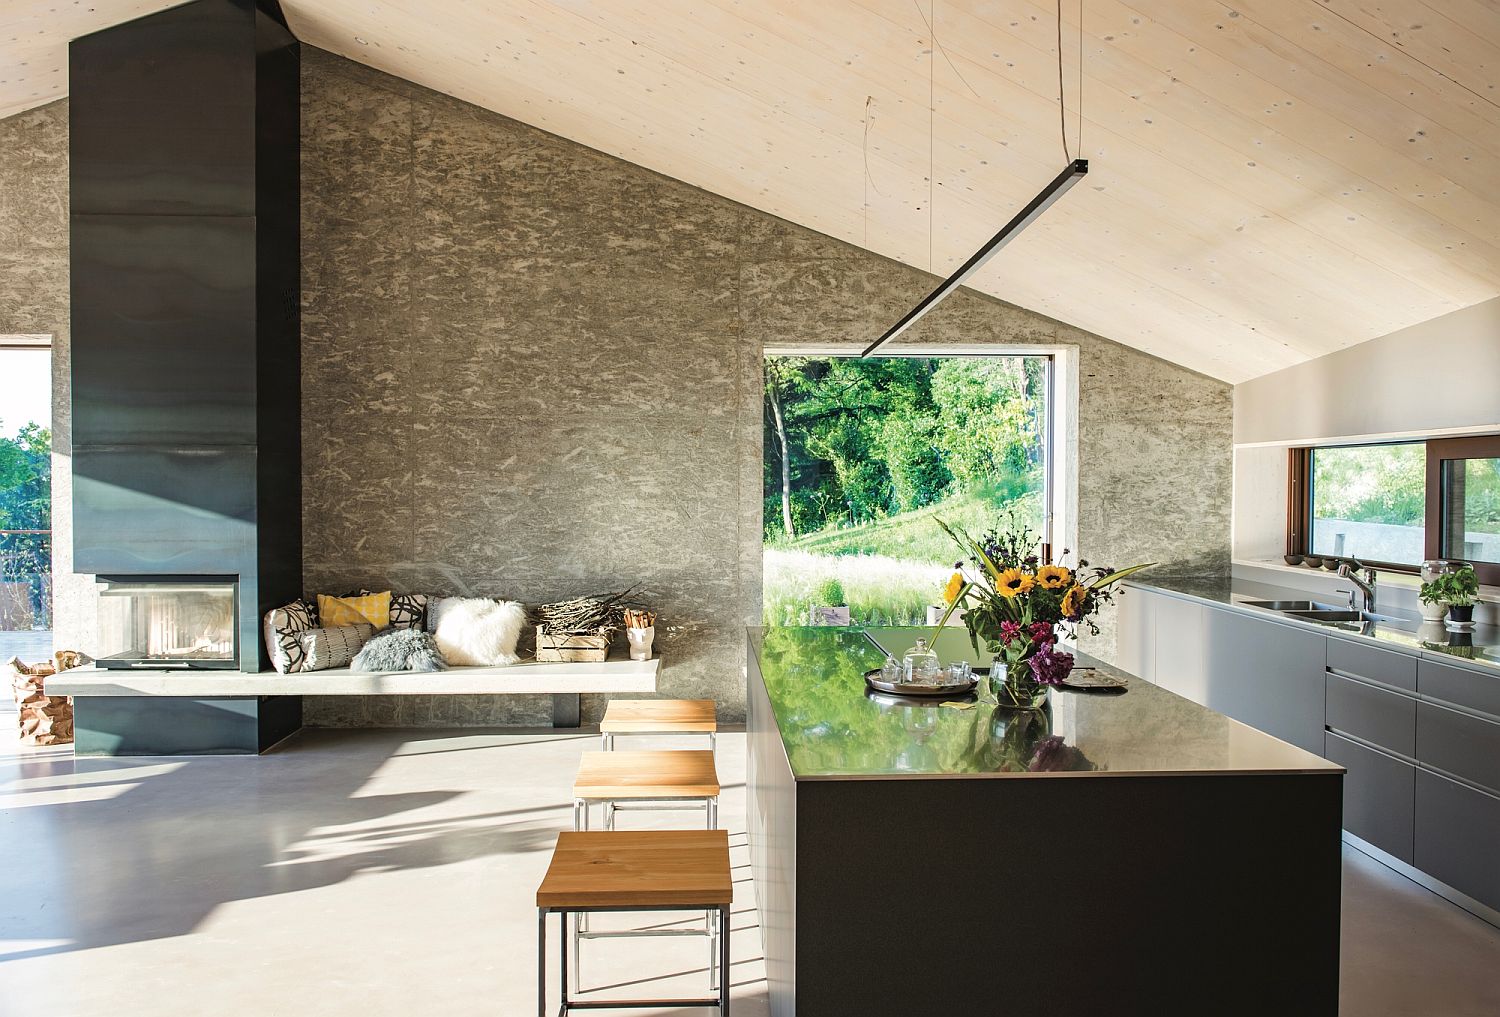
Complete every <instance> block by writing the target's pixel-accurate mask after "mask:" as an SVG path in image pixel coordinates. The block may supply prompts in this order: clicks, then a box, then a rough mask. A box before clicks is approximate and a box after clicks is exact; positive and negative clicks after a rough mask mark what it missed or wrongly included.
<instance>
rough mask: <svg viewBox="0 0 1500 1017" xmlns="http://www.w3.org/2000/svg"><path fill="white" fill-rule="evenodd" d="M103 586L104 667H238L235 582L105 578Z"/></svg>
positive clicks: (101, 634)
mask: <svg viewBox="0 0 1500 1017" xmlns="http://www.w3.org/2000/svg"><path fill="white" fill-rule="evenodd" d="M99 585H100V589H99V650H100V652H99V656H98V663H99V665H100V666H101V667H120V668H126V667H134V668H153V667H159V668H178V667H180V668H194V667H210V668H230V669H233V668H237V667H238V666H239V647H238V645H237V638H236V625H235V614H236V612H235V582H234V580H233V579H220V578H217V577H193V578H170V579H157V578H150V579H143V578H136V577H131V578H104V577H101V578H100V580H99Z"/></svg>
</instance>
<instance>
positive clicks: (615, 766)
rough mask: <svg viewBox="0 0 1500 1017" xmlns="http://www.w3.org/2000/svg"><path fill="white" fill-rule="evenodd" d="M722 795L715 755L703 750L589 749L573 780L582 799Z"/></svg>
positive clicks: (575, 794)
mask: <svg viewBox="0 0 1500 1017" xmlns="http://www.w3.org/2000/svg"><path fill="white" fill-rule="evenodd" d="M718 796H719V774H718V771H717V770H716V769H715V768H714V754H713V753H712V752H710V751H707V750H700V749H679V750H671V749H666V750H657V751H639V752H637V751H631V752H585V753H584V754H583V761H582V762H581V763H580V764H579V766H578V776H577V777H576V778H575V779H574V781H573V797H574V798H575V799H578V800H581V801H599V800H604V801H627V800H631V799H636V800H639V799H653V800H660V799H668V798H705V799H706V798H717V797H718Z"/></svg>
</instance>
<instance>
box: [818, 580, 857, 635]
mask: <svg viewBox="0 0 1500 1017" xmlns="http://www.w3.org/2000/svg"><path fill="white" fill-rule="evenodd" d="M809 614H810V617H809V618H808V623H809V624H811V625H848V624H849V602H848V600H847V598H845V596H844V584H843V583H841V582H839V581H838V580H837V579H835V578H833V577H832V576H830V577H829V578H827V579H825V580H823V581H822V582H821V583H819V584H818V588H817V590H816V592H814V594H813V603H812V611H811V612H809Z"/></svg>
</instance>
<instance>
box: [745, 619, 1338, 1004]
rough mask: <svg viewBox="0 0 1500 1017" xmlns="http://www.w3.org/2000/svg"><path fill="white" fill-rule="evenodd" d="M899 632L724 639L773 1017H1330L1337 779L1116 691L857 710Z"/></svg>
mask: <svg viewBox="0 0 1500 1017" xmlns="http://www.w3.org/2000/svg"><path fill="white" fill-rule="evenodd" d="M924 631H926V630H920V629H870V630H868V636H867V633H866V632H865V631H860V630H855V629H837V628H775V629H751V630H750V632H749V636H748V638H749V651H750V652H749V659H748V668H747V677H748V688H747V699H748V723H747V752H748V759H747V789H748V795H747V802H748V823H747V833H748V838H749V844H750V856H751V869H752V873H753V876H754V885H755V892H756V898H757V902H758V905H759V909H760V922H761V932H762V943H763V946H764V955H765V963H766V978H767V983H768V985H769V992H770V1010H771V1014H772V1015H773V1017H795V1015H796V1014H797V1013H799V1012H800V1013H802V1014H803V1017H809V1015H810V1017H823V1015H840V1014H860V1015H861V1017H888V1015H889V1017H895V1015H901V1017H909V1015H911V1014H935V1013H971V1012H989V1011H991V1010H997V1011H998V1010H1006V1011H1010V1010H1014V1011H1016V1012H1022V1013H1024V1012H1047V1013H1067V1014H1103V1013H1109V1014H1122V1015H1134V1014H1141V1015H1145V1014H1151V1015H1152V1017H1179V1015H1180V1017H1189V1015H1192V1017H1198V1015H1200V1014H1201V1013H1202V1012H1203V1008H1204V1005H1205V1004H1204V1001H1205V1000H1211V1001H1212V1006H1211V1009H1212V1010H1213V1012H1214V1013H1215V1014H1216V1015H1219V1017H1252V1015H1254V1017H1261V1015H1263V1014H1266V1013H1282V1012H1287V1011H1288V1008H1289V1007H1290V1008H1291V1009H1292V1010H1295V1012H1296V1013H1298V1014H1306V1015H1328V1017H1333V1015H1335V1014H1337V1012H1338V952H1339V884H1340V850H1341V844H1340V820H1341V796H1342V785H1343V777H1344V771H1343V769H1342V767H1340V766H1338V765H1336V764H1333V763H1330V762H1328V761H1326V760H1324V759H1321V758H1320V757H1318V756H1315V755H1313V754H1311V753H1309V752H1305V751H1303V750H1301V749H1299V748H1296V747H1295V746H1292V745H1289V744H1286V743H1285V742H1281V741H1278V740H1277V739H1275V738H1273V737H1271V736H1269V735H1266V734H1263V733H1261V732H1259V731H1256V730H1253V729H1252V728H1249V727H1247V726H1245V725H1243V724H1240V723H1238V722H1236V721H1233V720H1230V719H1229V718H1227V717H1223V716H1221V715H1219V714H1217V713H1215V712H1214V711H1212V710H1209V709H1207V708H1205V707H1202V706H1199V705H1197V704H1196V703H1192V702H1189V701H1188V700H1186V699H1184V698H1182V697H1179V696H1177V695H1174V694H1173V693H1171V692H1169V691H1167V690H1166V689H1162V688H1157V687H1155V686H1153V685H1152V684H1151V683H1149V682H1146V681H1141V680H1136V679H1130V680H1129V686H1128V689H1127V691H1125V692H1124V693H1119V692H1114V693H1106V692H1069V691H1062V690H1054V691H1053V692H1052V693H1050V695H1049V704H1048V707H1047V709H1045V710H1043V711H1040V712H1026V713H1018V712H1012V711H1006V710H1001V709H998V708H997V707H996V705H995V703H994V701H993V699H991V698H989V697H988V694H987V693H986V694H985V695H983V696H980V697H974V696H967V697H964V698H962V699H961V700H956V701H954V703H953V704H952V705H943V704H942V703H941V702H934V701H932V700H920V699H909V698H905V697H896V696H887V695H882V694H870V693H867V691H866V689H865V687H864V682H863V674H864V672H865V671H866V670H867V669H869V668H872V667H875V666H877V665H878V664H879V663H880V662H881V661H882V660H883V659H884V653H883V652H882V650H881V649H879V648H877V647H876V645H875V644H874V643H872V642H871V637H873V639H875V640H877V641H878V642H879V643H880V644H881V646H883V647H884V649H885V650H888V651H890V652H891V653H893V654H896V655H899V654H900V653H901V651H902V650H903V649H905V648H906V647H907V646H909V645H910V644H911V643H912V642H913V641H914V638H915V636H916V635H918V634H920V633H923V632H924ZM934 649H935V650H936V651H937V652H938V655H939V658H940V659H941V660H943V661H944V662H945V663H947V662H950V661H951V660H953V659H963V658H967V659H969V660H971V661H973V659H974V650H973V648H972V646H971V645H970V644H969V642H968V639H967V635H966V633H964V632H963V631H962V630H948V631H945V632H943V633H942V634H941V635H940V636H939V638H938V639H937V641H936V644H935V646H934ZM979 663H987V662H986V661H982V660H981V661H979ZM1083 663H1091V662H1088V661H1084V662H1083ZM1105 778H1108V779H1105ZM1293 1001H1294V1002H1293Z"/></svg>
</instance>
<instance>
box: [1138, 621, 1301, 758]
mask: <svg viewBox="0 0 1500 1017" xmlns="http://www.w3.org/2000/svg"><path fill="white" fill-rule="evenodd" d="M1212 613H1214V612H1211V611H1210V610H1209V609H1208V608H1207V607H1205V606H1204V605H1203V604H1202V603H1201V602H1199V601H1193V600H1182V599H1180V598H1178V597H1158V598H1157V601H1156V605H1155V610H1154V611H1153V615H1154V619H1153V620H1154V622H1155V625H1154V628H1155V632H1154V636H1153V642H1154V643H1155V648H1156V667H1155V671H1156V676H1155V678H1154V679H1153V680H1154V681H1155V682H1156V684H1158V685H1160V686H1161V687H1162V688H1164V689H1166V690H1167V691H1168V692H1175V693H1177V694H1178V695H1179V696H1182V697H1183V698H1184V699H1191V700H1192V701H1193V702H1195V703H1199V704H1204V705H1207V704H1206V695H1207V688H1206V666H1205V657H1206V655H1205V652H1204V651H1205V649H1206V647H1205V635H1206V630H1207V626H1206V625H1205V624H1204V619H1205V617H1206V616H1207V615H1209V614H1212ZM1321 747H1322V746H1321V742H1320V743H1319V748H1321Z"/></svg>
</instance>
